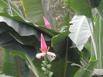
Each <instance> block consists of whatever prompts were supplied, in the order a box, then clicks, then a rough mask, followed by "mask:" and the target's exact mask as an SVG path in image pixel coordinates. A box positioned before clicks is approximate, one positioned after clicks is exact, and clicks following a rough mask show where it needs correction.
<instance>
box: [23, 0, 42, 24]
mask: <svg viewBox="0 0 103 77" xmlns="http://www.w3.org/2000/svg"><path fill="white" fill-rule="evenodd" d="M21 2H22V5H23V9H24V13H25V16H26V18H27V19H28V20H29V21H31V22H32V23H36V24H40V23H41V22H42V21H43V9H42V7H43V6H42V0H21ZM42 23H43V22H42Z"/></svg>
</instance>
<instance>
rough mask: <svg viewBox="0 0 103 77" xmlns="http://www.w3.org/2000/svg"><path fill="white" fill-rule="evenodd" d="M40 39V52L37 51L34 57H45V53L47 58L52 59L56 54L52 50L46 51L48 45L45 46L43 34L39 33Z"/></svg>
mask: <svg viewBox="0 0 103 77" xmlns="http://www.w3.org/2000/svg"><path fill="white" fill-rule="evenodd" d="M40 39H41V48H40V51H41V53H37V54H36V58H38V59H41V58H42V57H45V55H47V58H48V60H50V61H53V60H54V59H55V57H56V55H55V53H53V52H48V50H49V47H47V44H46V41H45V39H44V36H43V34H41V38H40Z"/></svg>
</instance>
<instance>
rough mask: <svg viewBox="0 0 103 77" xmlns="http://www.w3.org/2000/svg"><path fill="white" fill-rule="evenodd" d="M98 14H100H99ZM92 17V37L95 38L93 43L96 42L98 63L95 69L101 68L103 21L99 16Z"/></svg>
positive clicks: (102, 66)
mask: <svg viewBox="0 0 103 77" xmlns="http://www.w3.org/2000/svg"><path fill="white" fill-rule="evenodd" d="M99 14H100V13H99ZM99 14H98V15H97V16H94V22H95V26H94V36H95V42H96V47H97V51H98V53H97V58H98V63H97V68H103V61H102V59H103V56H102V55H103V52H102V51H103V47H102V46H103V34H102V33H103V19H102V17H101V16H100V15H99Z"/></svg>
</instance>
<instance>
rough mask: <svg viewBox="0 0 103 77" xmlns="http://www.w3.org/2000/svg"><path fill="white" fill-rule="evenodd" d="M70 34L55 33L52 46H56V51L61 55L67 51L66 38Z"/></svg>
mask: <svg viewBox="0 0 103 77" xmlns="http://www.w3.org/2000/svg"><path fill="white" fill-rule="evenodd" d="M67 36H68V33H67V32H63V33H60V34H58V35H55V36H54V37H53V38H52V40H51V46H52V47H53V48H54V50H55V52H56V53H58V54H59V55H62V56H63V54H65V51H66V42H67V41H66V38H67Z"/></svg>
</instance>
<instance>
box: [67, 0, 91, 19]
mask: <svg viewBox="0 0 103 77" xmlns="http://www.w3.org/2000/svg"><path fill="white" fill-rule="evenodd" d="M67 2H68V5H69V7H70V8H71V9H72V10H73V11H74V12H75V13H77V14H82V15H86V16H88V17H91V7H90V5H89V1H88V0H67Z"/></svg>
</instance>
